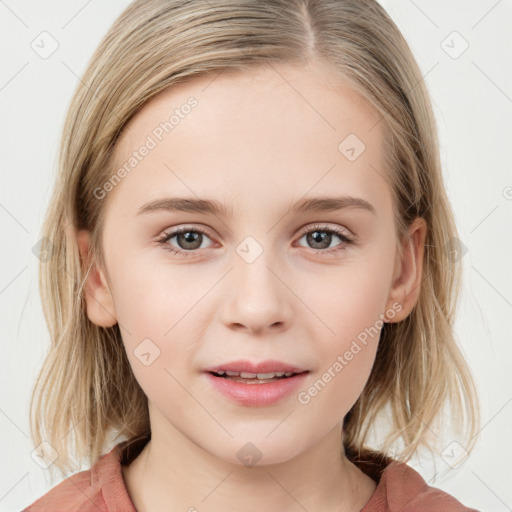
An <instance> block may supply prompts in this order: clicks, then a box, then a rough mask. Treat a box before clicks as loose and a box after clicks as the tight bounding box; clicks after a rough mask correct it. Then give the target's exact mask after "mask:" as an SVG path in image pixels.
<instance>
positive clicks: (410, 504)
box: [361, 461, 478, 512]
mask: <svg viewBox="0 0 512 512" xmlns="http://www.w3.org/2000/svg"><path fill="white" fill-rule="evenodd" d="M377 511H379V512H384V511H385V512H398V511H400V512H478V511H477V510H476V509H474V508H468V507H466V506H465V505H463V504H462V503H461V502H460V501H458V500H457V499H455V498H454V497H453V496H451V495H450V494H448V493H446V492H444V491H442V490H441V489H438V488H437V487H431V486H429V485H428V484H427V483H426V482H425V480H424V479H423V477H422V476H421V475H420V474H419V473H418V472H417V471H415V470H414V469H413V468H412V467H410V466H408V465H407V464H404V463H402V462H398V461H391V462H389V464H387V465H386V467H385V468H384V469H383V471H382V473H381V476H380V480H379V482H378V484H377V488H376V489H375V492H374V494H373V495H372V497H371V499H370V500H369V501H368V503H367V504H366V505H365V507H364V508H363V509H362V510H361V512H377Z"/></svg>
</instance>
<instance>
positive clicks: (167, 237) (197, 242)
mask: <svg viewBox="0 0 512 512" xmlns="http://www.w3.org/2000/svg"><path fill="white" fill-rule="evenodd" d="M205 237H207V238H209V236H208V232H207V231H205V230H203V229H198V228H190V227H182V228H178V229H175V230H173V231H171V232H170V233H164V235H163V236H162V237H161V238H160V239H158V240H157V242H158V243H159V244H161V245H162V246H163V248H164V249H165V250H167V251H170V252H171V253H173V254H179V255H182V256H190V255H191V254H193V253H194V252H196V250H197V249H203V248H204V246H203V242H204V239H205ZM173 238H176V244H177V245H178V247H176V246H174V245H171V244H170V243H169V242H170V241H171V240H172V239H173Z"/></svg>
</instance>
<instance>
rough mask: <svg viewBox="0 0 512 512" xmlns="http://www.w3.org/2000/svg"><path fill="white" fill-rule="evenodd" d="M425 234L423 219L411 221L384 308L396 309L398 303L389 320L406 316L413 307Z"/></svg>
mask: <svg viewBox="0 0 512 512" xmlns="http://www.w3.org/2000/svg"><path fill="white" fill-rule="evenodd" d="M426 234H427V224H426V222H425V220H424V219H422V218H420V217H418V218H416V219H415V220H414V222H412V224H411V226H410V227H409V230H408V237H406V239H405V240H404V242H403V254H402V259H401V262H400V264H399V266H398V271H397V274H396V275H395V276H394V281H393V285H392V288H391V290H390V294H389V297H388V304H387V308H386V310H388V309H389V308H392V306H393V305H394V304H395V307H393V309H394V310H396V309H397V308H396V304H397V303H398V304H399V305H400V306H401V308H400V310H399V311H397V312H396V314H395V315H394V316H393V318H392V319H388V320H386V321H388V322H389V323H391V322H400V321H401V320H403V319H404V318H407V316H408V315H409V313H410V312H411V311H412V309H413V308H414V306H415V304H416V302H417V301H418V297H419V294H420V290H421V281H422V278H423V256H424V252H425V239H426Z"/></svg>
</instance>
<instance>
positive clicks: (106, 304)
mask: <svg viewBox="0 0 512 512" xmlns="http://www.w3.org/2000/svg"><path fill="white" fill-rule="evenodd" d="M90 241H91V239H90V233H89V232H88V231H86V230H80V231H78V233H77V243H78V247H79V250H80V257H81V262H82V272H83V273H84V274H85V272H87V270H88V268H89V266H91V269H90V271H89V275H88V276H87V280H86V282H85V286H84V296H85V302H86V305H87V316H88V318H89V320H90V321H91V322H93V323H94V324H96V325H99V326H100V327H112V326H113V325H115V324H116V323H117V317H116V312H115V307H114V300H113V297H112V294H111V292H110V288H109V286H108V282H107V280H106V278H105V274H104V272H103V270H102V269H100V268H99V267H98V265H97V264H96V262H95V261H94V258H93V255H92V254H91V251H90ZM91 262H92V265H91Z"/></svg>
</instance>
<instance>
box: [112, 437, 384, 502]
mask: <svg viewBox="0 0 512 512" xmlns="http://www.w3.org/2000/svg"><path fill="white" fill-rule="evenodd" d="M256 462H257V461H256ZM122 471H123V477H124V480H125V483H126V487H127V489H128V492H129V494H130V496H131V498H132V501H133V503H134V506H135V508H136V509H137V511H138V512H149V511H151V512H160V511H164V510H165V511H168V510H187V511H188V510H190V511H195V510H206V509H207V510H209V511H211V512H216V511H221V510H222V511H224V510H236V509H237V508H240V509H244V510H254V511H260V510H283V511H295V510H299V508H301V509H303V510H308V512H316V511H318V512H320V511H322V512H326V511H331V510H332V511H336V512H355V511H360V510H361V509H362V508H363V507H364V505H365V504H366V503H367V501H368V500H369V499H370V497H371V495H372V494H373V492H374V491H375V488H376V484H375V482H374V481H373V480H372V479H371V478H370V477H369V476H367V475H365V474H364V473H363V472H362V471H361V470H360V469H358V468H357V467H356V466H355V465H354V464H352V463H351V462H350V461H349V460H348V459H347V457H346V455H345V452H344V449H343V443H342V436H341V427H339V428H337V429H334V430H333V431H331V432H330V433H329V434H328V435H327V436H326V437H325V438H323V439H321V440H320V441H319V442H318V443H316V444H315V445H313V447H312V448H311V449H309V450H308V451H306V452H302V453H300V454H299V455H298V456H296V457H294V458H292V459H290V460H288V461H286V462H281V463H276V464H269V465H253V466H250V465H247V466H246V465H244V464H235V463H232V462H229V461H226V460H223V459H219V458H218V457H217V456H215V455H212V454H211V453H209V452H207V451H205V450H204V449H203V448H202V447H201V446H198V444H196V443H194V442H192V441H191V440H190V439H189V438H187V437H186V436H184V435H182V434H181V432H180V431H178V430H177V429H171V430H155V429H152V434H151V440H150V441H149V442H148V443H147V444H146V446H145V447H144V449H143V450H142V451H141V453H140V454H139V455H138V456H137V457H136V458H135V460H133V461H132V463H131V464H130V465H129V466H122ZM248 504H250V505H249V506H248Z"/></svg>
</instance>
